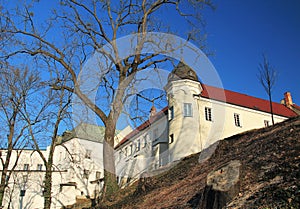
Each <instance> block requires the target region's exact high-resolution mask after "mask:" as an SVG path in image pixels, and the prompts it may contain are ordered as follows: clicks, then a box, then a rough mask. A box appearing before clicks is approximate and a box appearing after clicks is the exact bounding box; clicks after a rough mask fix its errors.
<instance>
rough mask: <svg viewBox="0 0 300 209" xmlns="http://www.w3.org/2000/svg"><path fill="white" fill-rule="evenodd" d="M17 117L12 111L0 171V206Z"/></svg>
mask: <svg viewBox="0 0 300 209" xmlns="http://www.w3.org/2000/svg"><path fill="white" fill-rule="evenodd" d="M16 117H17V113H16V111H14V112H13V116H12V122H11V124H10V126H9V135H8V137H7V142H8V143H7V145H8V146H7V155H6V159H5V162H4V165H3V168H2V170H3V171H2V173H1V183H0V206H2V203H3V197H4V193H5V188H6V176H7V172H8V166H9V163H10V157H11V155H12V151H13V143H12V141H13V136H14V133H15V120H16Z"/></svg>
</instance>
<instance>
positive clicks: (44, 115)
mask: <svg viewBox="0 0 300 209" xmlns="http://www.w3.org/2000/svg"><path fill="white" fill-rule="evenodd" d="M61 82H63V81H62V80H61ZM36 97H37V99H36V101H39V105H38V106H39V107H38V108H39V109H38V111H37V110H35V111H34V112H32V110H31V109H28V108H23V109H22V110H23V111H22V115H23V117H24V120H26V122H27V125H28V132H29V136H30V139H31V141H30V143H31V144H32V147H33V148H34V150H35V151H36V152H38V154H39V156H40V158H41V159H42V161H43V162H44V165H45V168H46V171H45V177H44V181H43V185H42V186H43V192H44V195H43V196H44V208H45V209H49V208H50V207H51V200H52V196H51V193H52V192H51V191H52V173H53V170H54V169H53V168H54V164H53V163H54V162H53V157H54V153H55V148H56V146H57V145H58V144H59V141H58V140H59V139H58V138H59V137H58V131H59V127H60V126H61V125H62V123H65V124H66V125H69V119H70V117H69V107H70V102H71V93H70V92H69V91H66V90H62V91H55V90H53V89H51V88H49V86H48V87H47V86H43V88H42V89H41V91H40V92H39V94H37V95H36ZM33 121H42V123H40V124H38V125H36V124H35V123H34V122H33ZM49 139H50V140H49ZM43 141H48V143H47V146H48V149H49V152H47V155H46V154H45V152H43V151H42V148H41V147H43V146H45V145H44V144H43V143H42V142H43Z"/></svg>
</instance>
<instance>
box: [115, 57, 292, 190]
mask: <svg viewBox="0 0 300 209" xmlns="http://www.w3.org/2000/svg"><path fill="white" fill-rule="evenodd" d="M165 90H166V93H167V99H168V107H166V108H164V109H163V110H161V111H160V112H158V113H155V108H154V107H152V109H151V111H152V112H151V114H150V119H149V120H148V121H146V122H145V123H144V124H142V125H141V126H139V127H138V128H137V129H135V130H133V131H132V132H131V133H129V134H128V135H127V136H125V137H124V139H123V140H121V141H120V143H119V144H118V145H117V146H116V148H115V150H116V159H117V160H116V168H117V175H118V176H119V183H120V185H123V186H124V185H127V184H128V183H130V182H132V181H134V180H135V179H138V178H139V177H140V176H141V175H145V173H147V172H148V171H153V170H156V169H159V168H161V167H162V168H163V167H166V166H168V165H169V164H171V163H173V162H176V161H178V160H180V159H182V158H184V157H186V156H189V155H191V154H194V153H198V152H201V151H202V150H203V149H205V148H207V147H209V146H210V145H212V144H213V143H215V142H217V141H218V140H220V139H224V138H226V137H229V136H232V135H235V134H238V133H241V132H244V131H248V130H252V129H257V128H262V127H266V126H269V125H272V122H271V121H272V120H271V114H270V105H269V101H267V100H263V99H259V98H255V97H251V96H248V95H245V94H240V93H237V92H232V91H228V90H224V89H222V88H216V87H212V86H208V85H204V84H202V83H200V82H199V81H198V78H197V75H196V73H195V72H194V71H193V70H192V69H190V68H189V67H187V66H186V65H184V64H183V63H181V62H180V63H179V64H178V66H177V67H176V68H175V69H174V70H173V71H172V73H171V74H170V75H169V78H168V83H167V85H166V86H165ZM289 103H291V101H290V102H289V101H288V99H287V98H285V104H279V103H275V102H273V103H272V107H273V113H274V122H275V123H278V122H281V121H283V120H286V119H287V118H290V117H295V116H297V114H296V112H295V111H293V110H292V109H291V108H289V107H288V106H289V105H288V104H289ZM153 110H154V112H153ZM128 150H130V151H128Z"/></svg>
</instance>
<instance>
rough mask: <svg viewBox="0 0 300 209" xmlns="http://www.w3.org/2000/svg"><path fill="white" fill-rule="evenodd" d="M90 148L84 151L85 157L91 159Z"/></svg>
mask: <svg viewBox="0 0 300 209" xmlns="http://www.w3.org/2000/svg"><path fill="white" fill-rule="evenodd" d="M91 154H92V150H89V149H87V150H86V153H85V158H87V159H91Z"/></svg>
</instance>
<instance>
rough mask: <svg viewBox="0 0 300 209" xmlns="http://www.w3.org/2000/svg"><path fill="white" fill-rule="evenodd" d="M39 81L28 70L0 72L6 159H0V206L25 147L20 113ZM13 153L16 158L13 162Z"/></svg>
mask: <svg viewBox="0 0 300 209" xmlns="http://www.w3.org/2000/svg"><path fill="white" fill-rule="evenodd" d="M38 79H39V78H38V76H37V74H33V73H32V72H30V71H29V70H28V69H27V68H25V69H23V70H20V69H16V68H12V67H10V66H6V68H2V69H1V72H0V119H1V124H2V129H1V136H2V137H3V138H2V137H1V138H2V139H1V143H2V145H1V146H2V148H4V149H5V151H6V155H5V156H1V167H2V171H1V183H0V205H2V202H3V197H4V193H5V188H6V187H7V183H8V181H9V179H10V176H11V174H12V171H13V170H14V169H15V167H16V166H17V163H18V160H19V156H20V154H21V153H22V149H23V148H24V147H26V146H27V145H28V140H27V139H26V136H27V128H28V124H27V123H26V121H24V119H23V118H22V114H21V111H22V109H23V108H24V101H25V100H27V99H28V98H29V97H30V95H31V94H32V93H33V92H34V91H35V89H36V85H37V83H38ZM29 106H30V105H29ZM32 122H34V123H36V122H37V121H32ZM25 139H26V140H25ZM14 151H15V152H16V155H17V157H16V159H14V160H12V159H11V156H12V154H13V152H14Z"/></svg>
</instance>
